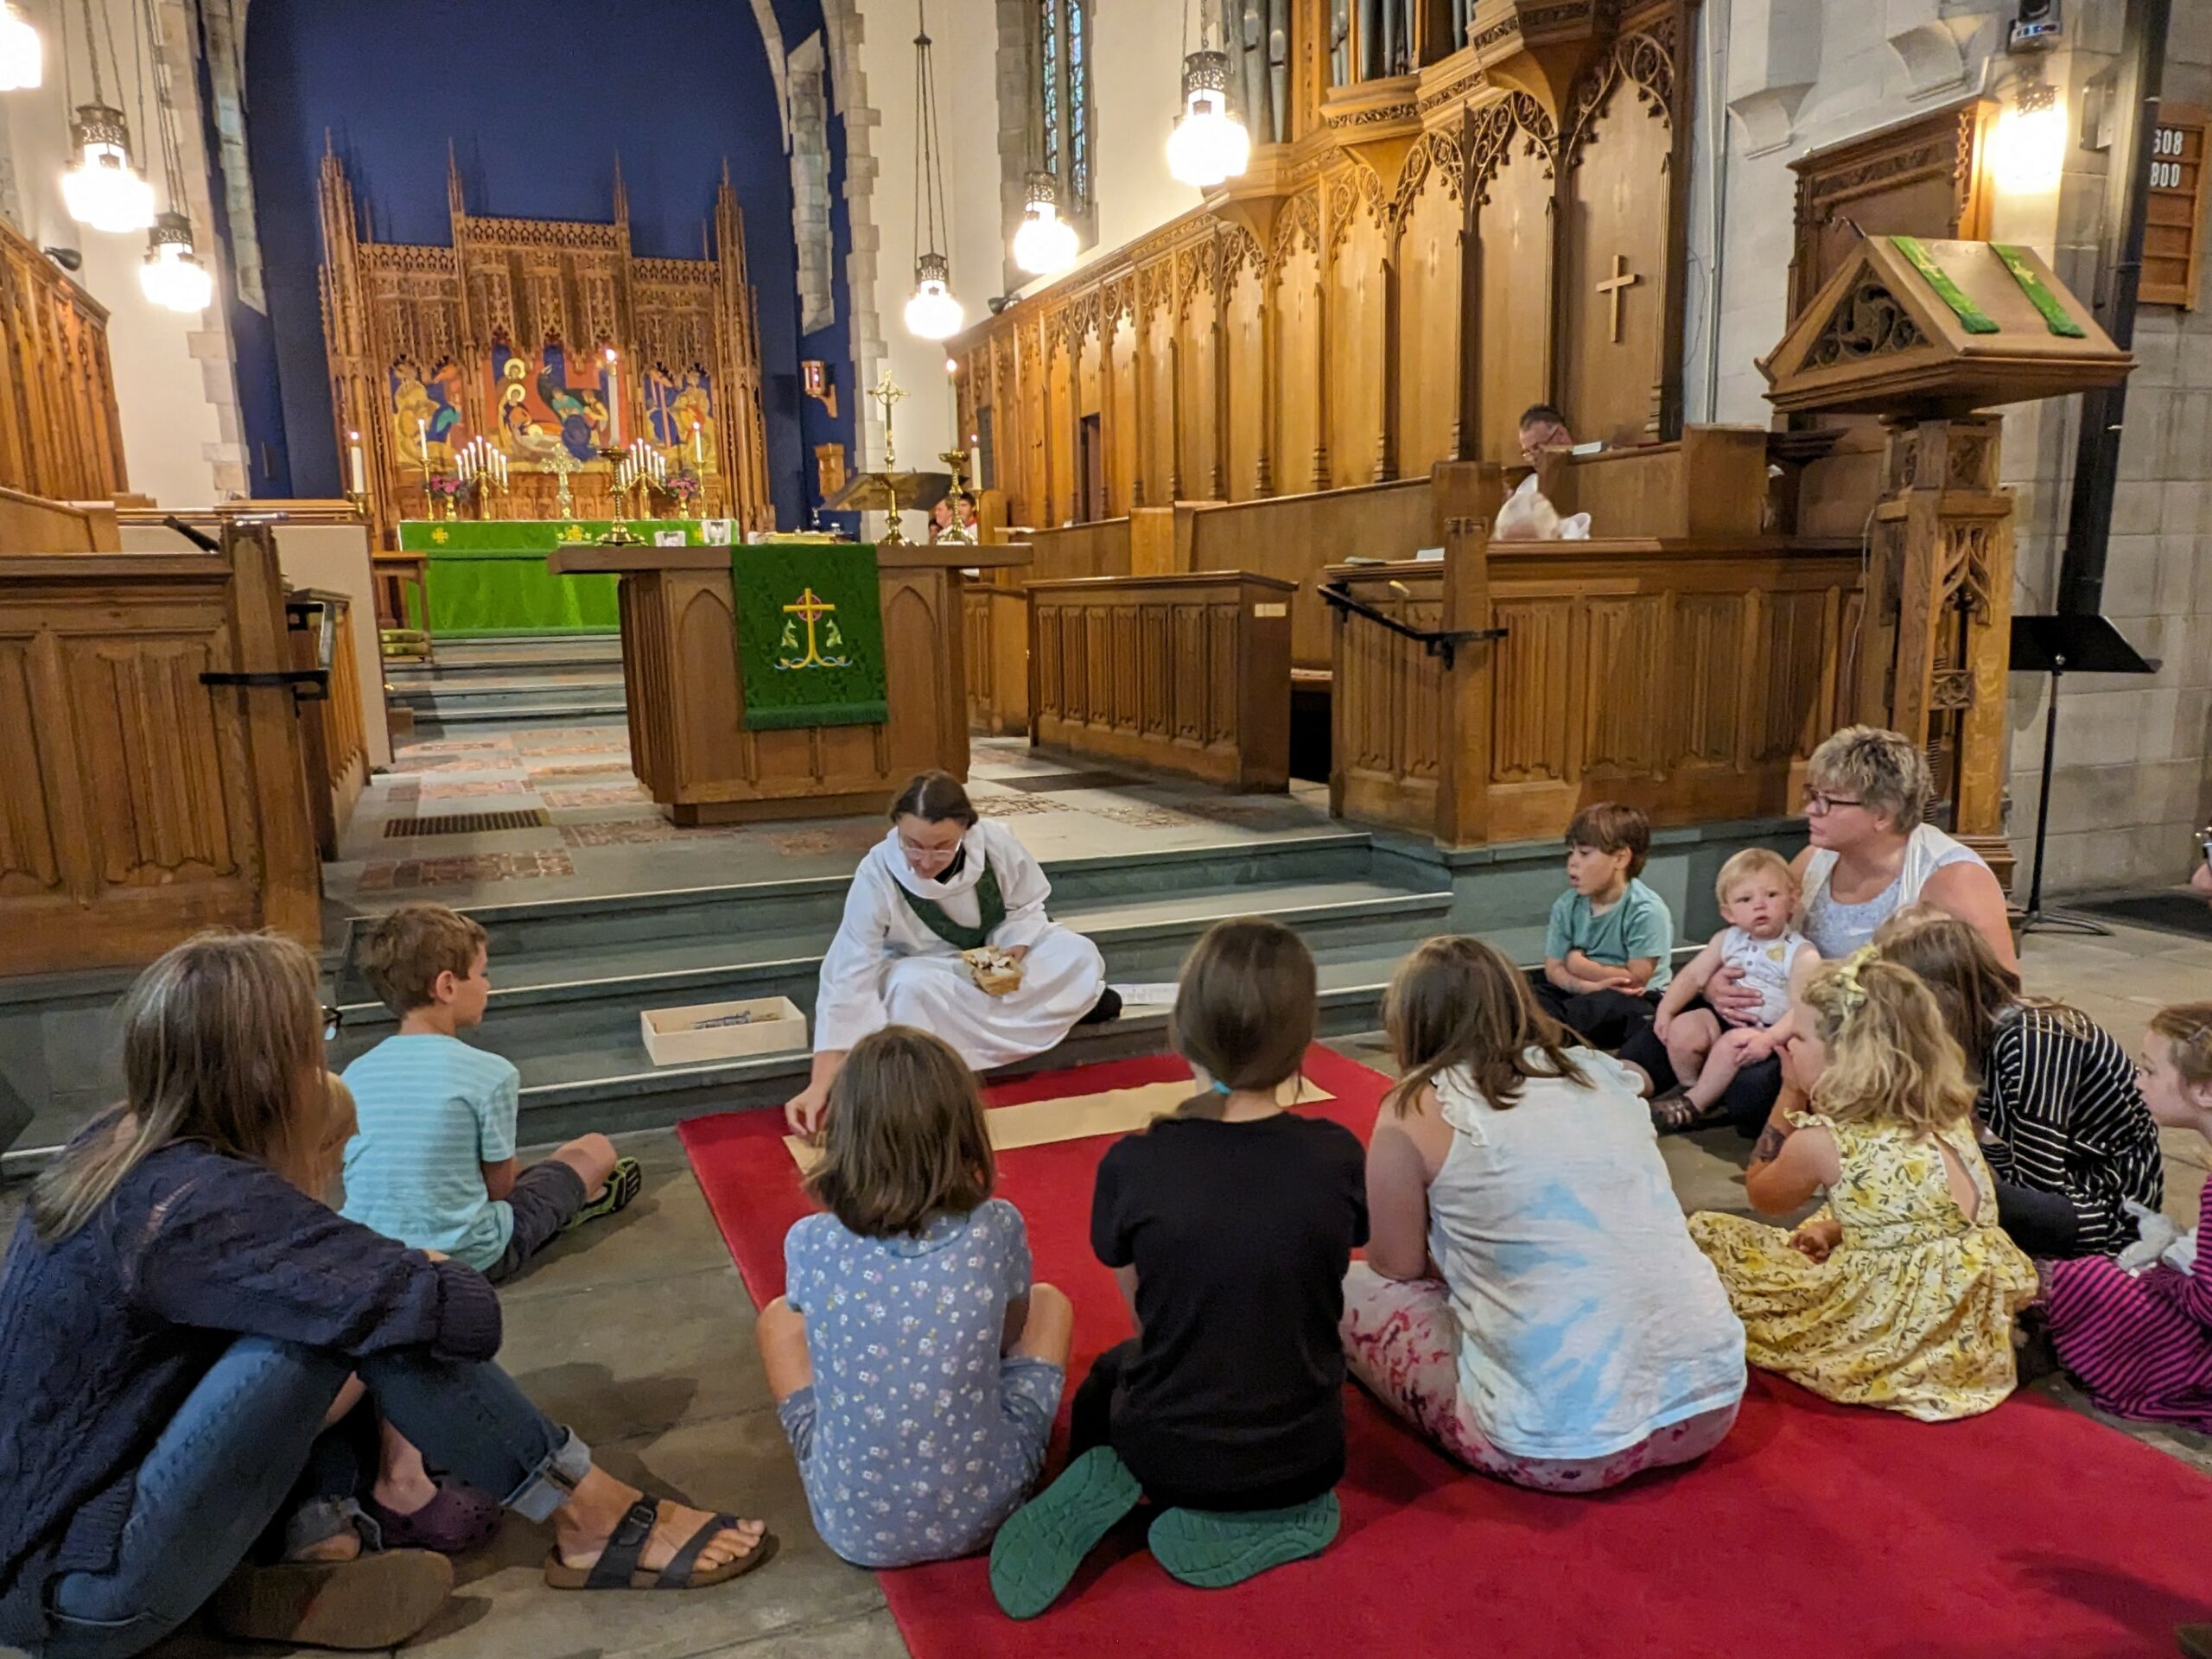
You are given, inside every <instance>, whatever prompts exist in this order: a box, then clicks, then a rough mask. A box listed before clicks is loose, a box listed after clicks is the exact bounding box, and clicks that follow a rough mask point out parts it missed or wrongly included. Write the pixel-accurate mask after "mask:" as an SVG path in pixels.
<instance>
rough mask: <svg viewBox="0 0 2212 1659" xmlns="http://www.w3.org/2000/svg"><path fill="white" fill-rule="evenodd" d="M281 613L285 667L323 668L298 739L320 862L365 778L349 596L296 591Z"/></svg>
mask: <svg viewBox="0 0 2212 1659" xmlns="http://www.w3.org/2000/svg"><path fill="white" fill-rule="evenodd" d="M285 610H286V613H287V615H286V622H287V624H288V626H289V629H290V637H291V645H292V666H293V667H294V668H296V669H299V670H301V671H309V670H315V669H327V671H328V679H327V696H322V697H320V698H311V699H308V700H303V701H302V702H301V704H300V715H301V722H302V729H301V734H300V736H301V741H302V744H303V745H304V756H303V759H304V764H305V765H306V767H307V772H308V782H309V792H310V798H309V801H308V808H309V810H310V812H311V813H312V815H313V817H314V819H315V845H316V847H317V849H319V850H320V851H321V854H322V856H323V857H324V858H325V859H334V858H336V857H337V856H338V844H339V840H340V837H341V836H343V835H344V834H345V832H346V824H347V823H350V822H352V820H353V806H354V803H356V802H357V801H359V799H360V798H361V791H362V790H363V789H364V788H365V787H366V785H367V784H368V780H369V753H368V742H367V739H366V736H365V733H364V731H363V729H362V725H361V671H360V657H359V652H357V651H355V649H354V646H353V614H352V613H353V601H350V600H349V599H347V598H346V595H345V594H335V593H330V592H327V591H325V590H323V589H321V588H304V589H296V590H294V591H293V592H292V593H291V594H288V595H287V596H286V604H285ZM326 611H327V613H328V619H327V623H326V621H325V619H324V615H323V613H324V612H326ZM325 640H327V641H328V651H329V660H328V661H327V663H326V662H325V661H324V660H323V651H324V641H325ZM318 785H319V786H318Z"/></svg>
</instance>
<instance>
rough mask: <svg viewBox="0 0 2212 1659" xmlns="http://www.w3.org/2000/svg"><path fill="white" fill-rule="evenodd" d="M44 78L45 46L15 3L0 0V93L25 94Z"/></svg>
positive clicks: (10, 0) (9, 0)
mask: <svg viewBox="0 0 2212 1659" xmlns="http://www.w3.org/2000/svg"><path fill="white" fill-rule="evenodd" d="M45 79H46V47H45V44H44V42H42V41H41V40H40V39H39V37H38V30H36V29H33V28H32V27H31V20H30V19H29V17H28V16H25V15H24V13H23V9H22V7H21V6H19V5H17V4H16V0H0V92H29V91H31V90H32V89H33V88H34V87H36V86H39V85H40V84H41V82H43V81H44V80H45Z"/></svg>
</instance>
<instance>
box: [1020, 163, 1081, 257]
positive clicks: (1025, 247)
mask: <svg viewBox="0 0 2212 1659" xmlns="http://www.w3.org/2000/svg"><path fill="white" fill-rule="evenodd" d="M1076 251H1077V249H1076V234H1075V226H1072V225H1071V224H1069V223H1068V222H1067V220H1065V219H1062V218H1061V217H1060V207H1059V192H1058V190H1057V189H1055V188H1053V185H1052V175H1051V174H1049V173H1032V174H1031V175H1029V206H1028V207H1027V209H1026V210H1025V211H1024V212H1023V213H1022V215H1021V223H1020V226H1018V227H1017V228H1016V229H1015V231H1014V264H1016V265H1018V266H1019V267H1020V269H1021V270H1025V271H1027V273H1028V274H1029V275H1030V276H1032V277H1055V276H1058V274H1059V273H1060V272H1061V271H1064V270H1066V269H1067V268H1068V267H1069V266H1071V265H1072V264H1075V256H1076Z"/></svg>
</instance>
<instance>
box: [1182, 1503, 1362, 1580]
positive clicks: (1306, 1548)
mask: <svg viewBox="0 0 2212 1659" xmlns="http://www.w3.org/2000/svg"><path fill="white" fill-rule="evenodd" d="M1339 1518H1340V1517H1339V1514H1338V1509H1337V1495H1336V1494H1335V1493H1334V1492H1324V1493H1322V1494H1321V1496H1320V1497H1317V1498H1314V1499H1313V1500H1312V1501H1311V1502H1310V1503H1299V1504H1294V1505H1293V1506H1292V1507H1291V1508H1289V1509H1287V1510H1250V1511H1249V1512H1246V1513H1243V1514H1234V1515H1232V1514H1225V1513H1223V1512H1221V1511H1218V1510H1167V1511H1166V1512H1165V1513H1164V1514H1162V1515H1161V1516H1160V1518H1159V1519H1158V1520H1157V1521H1154V1522H1153V1523H1152V1534H1151V1540H1150V1541H1151V1544H1152V1555H1153V1559H1154V1560H1156V1561H1158V1562H1159V1563H1160V1566H1162V1567H1165V1568H1166V1569H1167V1571H1168V1572H1169V1573H1171V1574H1173V1576H1174V1577H1176V1578H1178V1579H1180V1580H1182V1581H1183V1582H1184V1583H1185V1584H1190V1585H1196V1586H1198V1588H1199V1589H1201V1590H1222V1589H1226V1588H1227V1587H1228V1586H1230V1585H1232V1584H1242V1583H1243V1582H1244V1580H1247V1579H1249V1578H1253V1577H1255V1576H1257V1575H1258V1574H1260V1573H1264V1572H1266V1571H1267V1570H1268V1568H1269V1567H1281V1565H1282V1564H1283V1563H1284V1562H1285V1561H1302V1560H1305V1559H1306V1557H1307V1556H1309V1555H1319V1554H1320V1553H1321V1552H1322V1551H1323V1550H1325V1549H1326V1548H1328V1547H1329V1546H1330V1544H1332V1542H1334V1541H1335V1540H1336V1536H1337V1522H1338V1519H1339Z"/></svg>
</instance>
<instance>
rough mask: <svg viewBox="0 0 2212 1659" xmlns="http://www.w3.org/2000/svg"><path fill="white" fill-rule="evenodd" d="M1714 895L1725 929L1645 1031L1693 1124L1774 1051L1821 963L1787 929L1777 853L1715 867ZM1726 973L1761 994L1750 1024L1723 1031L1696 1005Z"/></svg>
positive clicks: (1750, 850) (1790, 898) (1789, 911)
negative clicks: (1670, 1068)
mask: <svg viewBox="0 0 2212 1659" xmlns="http://www.w3.org/2000/svg"><path fill="white" fill-rule="evenodd" d="M1713 893H1714V896H1715V897H1716V898H1718V899H1719V901H1720V914H1721V917H1722V918H1723V919H1724V920H1726V922H1727V923H1728V925H1727V926H1726V927H1724V928H1722V929H1721V930H1720V931H1719V932H1718V933H1716V934H1714V935H1713V939H1712V942H1711V943H1710V944H1707V946H1706V947H1705V949H1704V950H1700V951H1699V952H1698V953H1697V958H1696V960H1695V961H1694V962H1692V963H1690V965H1689V966H1688V967H1687V968H1685V969H1681V971H1680V972H1679V973H1677V974H1676V975H1675V978H1674V982H1673V983H1671V984H1669V986H1668V987H1667V995H1665V996H1664V997H1663V998H1662V999H1661V1001H1660V1003H1659V1012H1658V1014H1656V1016H1655V1017H1654V1019H1653V1020H1652V1024H1651V1029H1652V1034H1653V1035H1655V1036H1656V1037H1657V1038H1658V1039H1659V1040H1660V1041H1661V1042H1662V1043H1664V1044H1666V1045H1667V1058H1668V1059H1669V1062H1671V1063H1672V1065H1674V1068H1675V1076H1676V1077H1680V1078H1681V1080H1682V1084H1683V1089H1682V1097H1683V1099H1684V1100H1685V1101H1686V1102H1688V1104H1689V1106H1690V1107H1691V1109H1693V1111H1694V1113H1695V1114H1696V1115H1697V1116H1699V1117H1702V1116H1705V1114H1707V1112H1709V1111H1710V1110H1711V1109H1712V1108H1713V1103H1714V1102H1716V1101H1718V1100H1719V1098H1720V1096H1721V1093H1722V1091H1723V1090H1726V1088H1727V1087H1728V1085H1729V1084H1730V1083H1731V1082H1732V1081H1733V1079H1734V1078H1735V1076H1736V1073H1737V1072H1738V1071H1740V1070H1742V1069H1743V1068H1744V1067H1745V1065H1750V1064H1751V1062H1752V1061H1754V1060H1760V1059H1764V1058H1766V1057H1767V1056H1768V1055H1770V1054H1771V1053H1773V1052H1774V1051H1775V1048H1776V1046H1777V1043H1778V1042H1779V1040H1780V1038H1781V1032H1780V1029H1779V1027H1780V1026H1781V1024H1782V1021H1783V1018H1784V1017H1785V1016H1786V1015H1787V1014H1789V1003H1790V1000H1791V998H1792V997H1793V996H1795V995H1796V993H1797V992H1798V991H1799V990H1800V989H1802V987H1803V986H1804V983H1805V982H1806V980H1807V979H1808V978H1809V977H1810V976H1811V975H1812V972H1813V969H1815V968H1817V967H1819V966H1820V964H1821V953H1820V952H1819V951H1818V950H1815V949H1814V948H1813V946H1812V944H1810V943H1809V942H1808V940H1807V939H1806V938H1805V936H1804V935H1803V934H1802V933H1800V932H1798V931H1796V929H1795V928H1794V927H1792V926H1791V925H1790V922H1791V920H1792V918H1794V917H1795V916H1796V913H1797V883H1796V880H1795V879H1794V878H1792V876H1791V875H1790V874H1789V863H1788V861H1786V860H1784V859H1783V856H1782V855H1781V854H1779V853H1777V852H1775V851H1772V850H1771V849H1768V848H1765V847H1747V848H1745V849H1744V850H1743V851H1742V852H1740V853H1738V854H1737V855H1735V856H1734V857H1733V858H1732V859H1730V860H1729V861H1727V862H1726V864H1724V865H1722V866H1721V867H1720V879H1719V880H1718V881H1716V882H1714V883H1713ZM1727 967H1738V968H1741V969H1743V973H1744V979H1743V982H1744V984H1745V986H1747V987H1749V988H1751V989H1753V990H1756V991H1758V993H1759V1010H1758V1020H1757V1022H1756V1023H1755V1024H1752V1025H1748V1026H1724V1025H1722V1023H1721V1021H1720V1017H1719V1015H1718V1014H1714V1013H1713V1010H1712V1009H1711V1008H1710V1007H1707V1005H1706V1003H1705V1002H1704V1001H1703V1000H1702V999H1703V993H1704V990H1705V987H1706V984H1707V982H1708V981H1709V980H1711V979H1712V977H1713V975H1715V974H1717V973H1719V971H1720V970H1721V969H1724V968H1727ZM1693 1003H1694V1004H1695V1006H1694V1007H1693V1006H1692V1004H1693Z"/></svg>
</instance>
